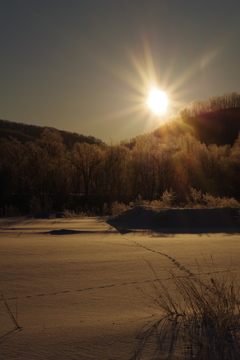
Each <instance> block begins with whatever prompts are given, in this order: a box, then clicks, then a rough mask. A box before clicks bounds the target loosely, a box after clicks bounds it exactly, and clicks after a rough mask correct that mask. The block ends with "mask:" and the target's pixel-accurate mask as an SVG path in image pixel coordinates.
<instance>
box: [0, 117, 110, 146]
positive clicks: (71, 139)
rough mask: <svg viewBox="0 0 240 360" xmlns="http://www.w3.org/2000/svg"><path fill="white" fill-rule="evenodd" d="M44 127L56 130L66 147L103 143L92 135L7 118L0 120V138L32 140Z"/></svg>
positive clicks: (36, 137) (39, 135)
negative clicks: (84, 143)
mask: <svg viewBox="0 0 240 360" xmlns="http://www.w3.org/2000/svg"><path fill="white" fill-rule="evenodd" d="M46 128H48V129H51V130H55V131H58V132H59V133H60V134H61V136H62V137H63V140H64V143H65V144H66V146H67V147H68V148H71V147H72V146H73V145H74V144H75V143H76V142H80V143H81V142H86V143H88V144H97V145H100V144H103V142H102V140H100V139H97V138H95V137H93V136H85V135H81V134H77V133H72V132H69V131H63V130H57V129H55V128H52V127H51V128H50V127H47V126H36V125H27V124H22V123H16V122H13V121H8V120H0V138H6V139H9V138H10V137H14V138H16V139H17V140H19V141H21V142H27V141H34V140H36V139H39V138H40V137H41V135H42V133H43V131H44V129H46Z"/></svg>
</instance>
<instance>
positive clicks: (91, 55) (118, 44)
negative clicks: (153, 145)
mask: <svg viewBox="0 0 240 360" xmlns="http://www.w3.org/2000/svg"><path fill="white" fill-rule="evenodd" d="M239 13H240V2H239V1H238V0H236V1H235V0H228V1H219V0H207V1H205V0H195V1H193V0H21V1H20V0H0V49H1V55H0V119H4V120H9V121H15V122H21V123H26V124H32V125H39V126H50V127H54V128H57V129H59V130H66V131H70V132H76V133H79V134H83V135H87V136H88V135H90V136H94V137H96V138H99V139H101V140H103V141H105V142H107V143H110V142H115V143H116V142H119V141H122V140H129V139H131V138H133V137H135V136H137V135H140V134H143V133H146V132H151V131H153V130H154V129H156V128H157V127H158V126H159V125H160V124H162V123H163V122H164V121H167V119H169V118H170V117H171V116H175V115H176V114H177V112H178V110H179V109H181V108H182V107H184V106H186V105H188V104H189V103H190V102H191V101H193V100H199V99H207V98H209V97H211V96H215V95H223V94H225V93H229V92H234V91H236V92H240V70H239V64H240V42H239V34H240V22H239ZM152 86H156V87H158V88H159V89H161V90H162V91H165V92H166V93H167V95H168V97H169V107H168V110H167V113H166V114H165V115H161V116H156V115H154V114H153V113H152V112H151V111H150V109H148V107H147V104H146V101H147V96H148V93H149V91H150V89H151V87H152Z"/></svg>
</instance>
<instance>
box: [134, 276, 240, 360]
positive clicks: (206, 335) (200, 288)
mask: <svg viewBox="0 0 240 360" xmlns="http://www.w3.org/2000/svg"><path fill="white" fill-rule="evenodd" d="M152 270H153V272H154V274H155V276H156V281H155V282H153V284H152V287H153V295H150V297H151V300H152V301H153V302H154V304H155V305H157V306H158V307H159V308H160V309H161V310H162V311H163V314H164V316H163V317H162V319H161V320H159V321H157V322H155V323H154V324H152V325H151V327H150V328H149V329H148V330H147V331H146V332H145V334H144V336H143V337H142V339H141V341H140V346H139V348H138V350H137V351H136V352H135V354H134V357H133V358H132V359H134V360H137V359H142V357H141V356H142V354H143V352H144V346H145V345H146V343H147V341H149V339H150V338H152V337H153V333H154V334H155V335H154V336H155V337H156V340H157V341H156V352H155V355H157V357H156V359H175V360H176V359H179V360H180V359H181V360H188V359H189V360H190V359H191V360H193V359H195V360H213V359H214V360H230V359H236V360H237V359H239V358H240V355H239V354H240V292H239V287H238V286H237V284H236V282H235V278H234V276H233V274H232V273H231V271H226V272H225V275H223V276H221V275H219V273H217V272H216V271H214V269H213V270H212V271H211V272H210V273H208V275H206V274H204V273H203V272H202V271H201V269H199V273H198V274H197V275H193V276H180V274H176V273H175V272H173V271H170V272H169V273H170V278H171V282H170V285H169V286H166V285H165V283H163V282H162V281H161V280H159V279H158V278H157V274H156V272H155V270H154V269H152ZM151 341H152V340H151Z"/></svg>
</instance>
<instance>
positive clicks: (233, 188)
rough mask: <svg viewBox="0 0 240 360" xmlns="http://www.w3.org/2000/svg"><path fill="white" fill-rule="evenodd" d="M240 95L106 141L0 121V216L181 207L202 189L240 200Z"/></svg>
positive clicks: (213, 100)
mask: <svg viewBox="0 0 240 360" xmlns="http://www.w3.org/2000/svg"><path fill="white" fill-rule="evenodd" d="M239 131H240V95H239V94H238V93H231V94H225V95H223V96H218V97H213V98H210V99H208V100H201V101H195V102H193V103H191V104H190V105H189V106H188V107H186V108H184V109H181V110H180V111H179V114H178V116H176V117H175V118H172V119H170V120H169V121H168V122H167V123H166V124H164V125H162V126H161V127H159V128H158V129H156V130H155V131H154V132H153V133H149V134H144V135H141V136H137V137H136V138H134V139H131V140H129V141H123V142H121V143H119V144H112V145H107V144H105V143H103V142H102V141H101V140H99V139H95V138H94V137H86V136H83V135H78V134H72V133H68V132H62V131H58V130H56V129H51V128H43V127H37V126H33V125H24V124H17V123H13V122H10V121H6V120H1V121H0V155H1V156H0V211H1V213H0V215H2V216H6V215H8V214H9V209H10V210H11V214H15V215H20V214H31V213H36V212H41V211H45V210H56V211H64V210H66V209H68V210H73V211H85V212H86V211H88V210H89V211H93V212H95V213H99V214H101V213H103V209H105V210H104V213H106V209H110V208H111V206H112V204H113V203H114V202H116V201H118V202H121V203H124V204H129V203H130V202H131V201H134V200H135V199H138V198H141V199H144V200H149V201H153V200H159V199H160V198H161V197H162V194H163V193H164V192H165V191H166V190H167V191H169V192H171V193H172V194H174V202H175V205H176V206H181V205H182V204H184V203H186V202H187V201H188V199H189V195H190V193H191V192H192V191H193V189H195V190H196V192H197V193H200V192H202V193H204V194H210V195H212V196H215V197H217V196H219V197H227V198H232V197H233V198H235V199H236V200H238V201H240V135H239Z"/></svg>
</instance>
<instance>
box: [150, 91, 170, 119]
mask: <svg viewBox="0 0 240 360" xmlns="http://www.w3.org/2000/svg"><path fill="white" fill-rule="evenodd" d="M168 103H169V100H168V97H167V94H166V93H165V92H164V91H161V90H159V89H158V88H156V87H153V88H151V90H150V92H149V95H148V98H147V106H148V108H149V109H150V110H151V111H152V112H153V113H154V114H156V115H161V114H165V113H166V111H167V107H168Z"/></svg>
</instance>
